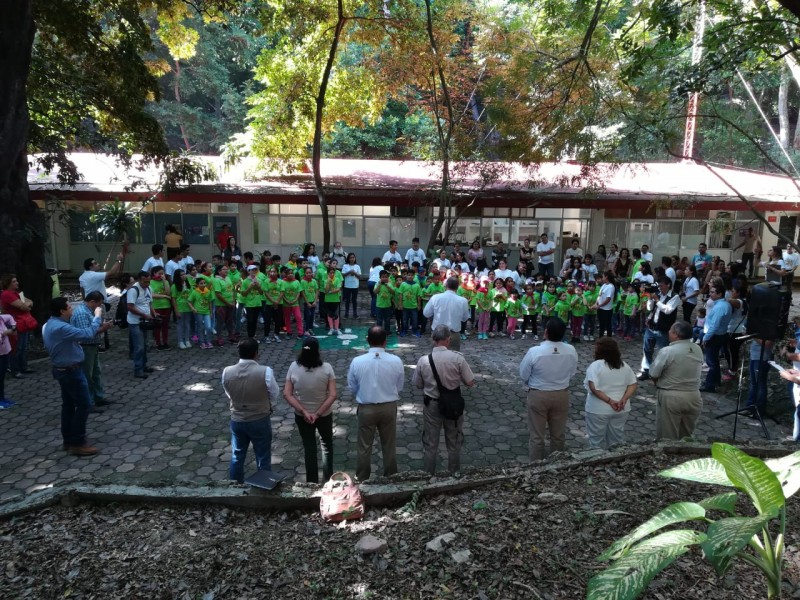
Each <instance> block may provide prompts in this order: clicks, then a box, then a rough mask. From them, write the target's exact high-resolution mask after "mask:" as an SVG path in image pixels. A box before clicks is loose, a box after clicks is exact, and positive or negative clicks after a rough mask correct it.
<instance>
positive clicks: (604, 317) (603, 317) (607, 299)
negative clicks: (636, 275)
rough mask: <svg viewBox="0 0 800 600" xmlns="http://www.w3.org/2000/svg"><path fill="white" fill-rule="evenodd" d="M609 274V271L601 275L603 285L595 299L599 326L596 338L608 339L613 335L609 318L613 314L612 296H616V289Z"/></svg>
mask: <svg viewBox="0 0 800 600" xmlns="http://www.w3.org/2000/svg"><path fill="white" fill-rule="evenodd" d="M609 273H611V271H606V272H605V273H603V285H602V286H601V287H600V295H599V296H598V297H597V304H595V306H596V307H597V322H598V326H599V331H598V332H597V337H603V336H604V335H607V336H609V337H610V336H611V335H613V332H612V331H611V317H612V316H613V313H614V295H615V294H616V288H615V287H614V282H613V280H612V279H610V278H609Z"/></svg>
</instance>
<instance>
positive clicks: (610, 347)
mask: <svg viewBox="0 0 800 600" xmlns="http://www.w3.org/2000/svg"><path fill="white" fill-rule="evenodd" d="M594 359H595V360H594V362H593V363H592V364H590V365H589V368H588V369H587V370H586V378H585V380H584V385H586V390H587V394H586V433H587V435H588V436H589V446H590V447H591V448H603V449H607V448H609V447H610V446H615V445H617V444H624V443H625V422H626V421H627V420H628V415H629V414H630V411H631V405H630V402H629V400H630V399H631V397H632V396H633V394H634V393H635V392H636V375H634V374H633V369H631V368H630V366H628V364H627V363H625V362H623V361H622V355H621V354H620V351H619V346H618V345H617V342H616V341H614V339H613V338H610V337H603V338H600V339H599V340H597V342H596V343H595V347H594Z"/></svg>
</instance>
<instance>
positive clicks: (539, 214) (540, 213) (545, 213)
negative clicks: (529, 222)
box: [536, 208, 561, 219]
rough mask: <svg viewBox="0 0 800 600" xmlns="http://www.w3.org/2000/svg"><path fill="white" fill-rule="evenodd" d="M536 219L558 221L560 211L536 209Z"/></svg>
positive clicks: (558, 209)
mask: <svg viewBox="0 0 800 600" xmlns="http://www.w3.org/2000/svg"><path fill="white" fill-rule="evenodd" d="M536 218H537V219H560V218H561V209H560V208H537V209H536Z"/></svg>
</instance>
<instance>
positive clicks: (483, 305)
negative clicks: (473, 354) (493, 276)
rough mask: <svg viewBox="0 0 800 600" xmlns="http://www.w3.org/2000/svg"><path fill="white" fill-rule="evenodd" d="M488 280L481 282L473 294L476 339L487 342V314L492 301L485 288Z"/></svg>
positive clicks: (490, 308)
mask: <svg viewBox="0 0 800 600" xmlns="http://www.w3.org/2000/svg"><path fill="white" fill-rule="evenodd" d="M488 284H489V280H488V279H487V280H485V281H482V282H481V284H480V286H479V287H478V290H477V292H475V318H476V319H477V320H478V339H479V340H488V339H489V336H488V335H487V332H488V331H489V313H490V312H491V310H492V299H491V297H490V296H489V289H488V288H487V287H486V286H487V285H488Z"/></svg>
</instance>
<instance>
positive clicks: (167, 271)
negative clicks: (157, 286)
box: [164, 247, 188, 283]
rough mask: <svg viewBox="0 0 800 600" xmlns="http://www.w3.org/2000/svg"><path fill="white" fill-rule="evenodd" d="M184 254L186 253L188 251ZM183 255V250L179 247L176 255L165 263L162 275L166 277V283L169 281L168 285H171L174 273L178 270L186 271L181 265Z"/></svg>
mask: <svg viewBox="0 0 800 600" xmlns="http://www.w3.org/2000/svg"><path fill="white" fill-rule="evenodd" d="M186 252H188V250H187V251H186ZM183 255H184V250H183V247H181V249H180V250H179V251H178V253H177V254H176V255H175V256H173V257H172V258H170V259H169V260H168V261H167V264H165V265H164V275H166V277H167V281H169V282H170V283H172V276H173V275H175V271H177V270H178V269H181V270H183V271H185V270H186V269H185V267H184V265H183Z"/></svg>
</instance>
